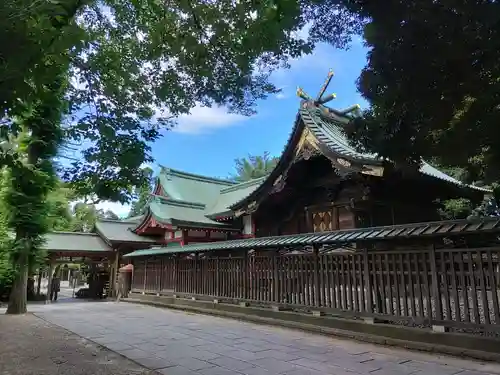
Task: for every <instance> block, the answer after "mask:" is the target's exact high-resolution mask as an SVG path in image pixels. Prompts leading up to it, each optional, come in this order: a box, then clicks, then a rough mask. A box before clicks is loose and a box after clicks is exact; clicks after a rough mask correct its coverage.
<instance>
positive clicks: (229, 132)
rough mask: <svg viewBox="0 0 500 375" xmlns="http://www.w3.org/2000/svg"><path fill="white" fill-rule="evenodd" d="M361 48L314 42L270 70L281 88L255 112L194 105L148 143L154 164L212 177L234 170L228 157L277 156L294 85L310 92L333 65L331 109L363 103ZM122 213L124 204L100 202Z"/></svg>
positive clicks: (289, 119)
mask: <svg viewBox="0 0 500 375" xmlns="http://www.w3.org/2000/svg"><path fill="white" fill-rule="evenodd" d="M366 53H367V49H366V48H365V47H363V45H362V43H361V42H359V41H357V42H354V43H353V44H352V46H351V48H350V49H349V50H347V51H343V50H336V49H333V48H332V47H330V46H328V45H320V46H318V47H317V48H316V49H315V50H314V52H313V53H312V54H310V55H307V56H304V57H302V58H300V59H297V60H294V61H292V62H291V68H290V69H287V70H280V71H277V72H275V73H273V75H272V82H273V83H274V84H275V85H276V86H277V87H280V88H282V90H283V91H282V93H280V94H278V95H276V96H272V97H269V98H268V99H267V100H263V101H260V102H259V103H258V105H257V108H256V109H257V114H256V115H254V116H251V117H244V116H240V115H236V114H229V113H227V112H226V111H225V110H224V109H222V108H200V107H197V108H194V109H193V110H192V111H191V115H189V116H182V117H181V118H180V119H179V124H178V126H177V128H176V129H174V130H173V131H169V132H167V133H166V134H165V136H164V137H163V138H161V139H160V140H158V141H157V142H156V143H155V144H154V145H153V146H152V147H153V156H154V158H155V160H156V163H155V164H156V165H155V166H154V169H155V170H157V165H158V164H161V165H164V166H167V167H170V168H174V169H180V170H183V171H186V172H191V173H197V174H203V175H207V176H215V177H228V176H229V175H231V174H232V173H234V159H236V158H239V157H244V156H247V155H248V154H253V155H261V154H263V153H264V152H265V151H268V152H269V153H270V154H271V155H272V156H279V155H280V154H281V152H282V150H283V148H284V146H285V143H286V141H287V139H288V136H289V134H290V131H291V130H292V127H293V123H294V120H295V116H296V114H297V109H298V106H299V102H300V99H299V98H298V97H297V96H296V94H295V91H296V89H297V86H300V87H302V88H303V89H304V91H305V92H306V93H308V94H309V95H310V96H316V94H317V92H318V91H319V89H320V87H321V85H322V84H323V82H324V80H325V78H326V75H327V74H328V71H329V69H333V71H334V73H335V76H334V77H333V79H332V82H331V84H330V87H329V89H328V91H327V93H332V92H334V93H336V94H337V98H336V99H335V100H333V101H332V102H330V104H329V106H331V107H334V108H340V109H341V108H345V107H348V106H351V105H353V104H356V103H358V104H360V105H361V106H362V107H365V106H366V102H365V101H364V100H363V99H362V98H361V96H360V95H359V93H358V92H357V90H356V79H357V78H358V76H359V74H360V72H361V69H362V68H363V67H364V66H365V64H366ZM101 207H102V208H106V209H111V210H113V211H114V212H116V213H117V214H118V215H120V216H123V215H126V214H127V212H128V207H126V206H121V205H118V204H115V203H111V202H110V203H103V204H101Z"/></svg>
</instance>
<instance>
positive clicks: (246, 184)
mask: <svg viewBox="0 0 500 375" xmlns="http://www.w3.org/2000/svg"><path fill="white" fill-rule="evenodd" d="M267 176H269V173H268V174H266V175H265V176H262V177H257V178H252V179H251V180H248V181H243V182H239V183H237V184H236V185H233V186H229V187H227V188H224V189H222V190H221V191H220V192H221V194H224V193H229V192H231V191H235V190H239V189H242V188H246V187H249V186H252V185H257V184H258V183H261V182H262V181H265V180H266V178H267Z"/></svg>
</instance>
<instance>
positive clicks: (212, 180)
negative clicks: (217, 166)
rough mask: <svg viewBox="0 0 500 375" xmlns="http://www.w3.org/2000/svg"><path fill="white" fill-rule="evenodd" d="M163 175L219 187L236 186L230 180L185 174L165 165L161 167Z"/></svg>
mask: <svg viewBox="0 0 500 375" xmlns="http://www.w3.org/2000/svg"><path fill="white" fill-rule="evenodd" d="M161 173H165V174H166V175H172V176H177V177H181V178H187V179H191V180H196V181H201V182H209V183H214V184H217V185H227V186H232V185H235V184H236V182H234V181H231V180H229V179H222V178H217V177H209V176H203V175H199V174H195V173H190V172H184V171H180V170H177V169H172V168H169V167H165V166H163V165H160V174H161Z"/></svg>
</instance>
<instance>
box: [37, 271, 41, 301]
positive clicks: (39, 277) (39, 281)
mask: <svg viewBox="0 0 500 375" xmlns="http://www.w3.org/2000/svg"><path fill="white" fill-rule="evenodd" d="M41 289H42V268H41V267H40V268H39V269H38V280H37V285H36V295H37V296H39V295H40V290H41Z"/></svg>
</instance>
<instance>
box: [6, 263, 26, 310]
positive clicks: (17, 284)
mask: <svg viewBox="0 0 500 375" xmlns="http://www.w3.org/2000/svg"><path fill="white" fill-rule="evenodd" d="M18 267H19V269H18V272H17V273H16V277H15V278H14V282H13V283H12V290H11V292H10V297H9V306H8V307H7V312H6V313H7V314H26V311H27V309H26V302H27V294H26V293H27V290H28V257H27V256H26V254H23V255H21V256H20V257H19V260H18Z"/></svg>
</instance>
